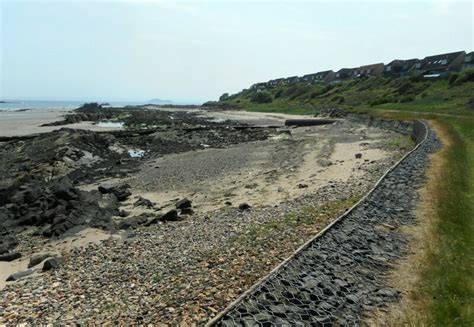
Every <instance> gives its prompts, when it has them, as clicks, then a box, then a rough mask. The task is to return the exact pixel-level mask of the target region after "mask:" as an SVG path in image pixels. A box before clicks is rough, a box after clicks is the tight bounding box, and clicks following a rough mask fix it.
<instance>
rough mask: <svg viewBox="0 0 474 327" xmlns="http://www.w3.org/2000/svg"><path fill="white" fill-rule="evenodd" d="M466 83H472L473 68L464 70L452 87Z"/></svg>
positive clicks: (473, 77)
mask: <svg viewBox="0 0 474 327" xmlns="http://www.w3.org/2000/svg"><path fill="white" fill-rule="evenodd" d="M466 82H474V67H471V68H467V69H464V70H463V71H462V72H461V73H460V74H459V76H458V78H457V79H456V80H455V81H454V82H453V85H456V86H457V85H461V84H464V83H466Z"/></svg>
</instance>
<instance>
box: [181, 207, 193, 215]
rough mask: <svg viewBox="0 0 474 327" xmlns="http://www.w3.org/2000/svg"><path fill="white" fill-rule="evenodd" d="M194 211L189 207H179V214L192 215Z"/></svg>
mask: <svg viewBox="0 0 474 327" xmlns="http://www.w3.org/2000/svg"><path fill="white" fill-rule="evenodd" d="M193 213H194V210H193V209H191V208H182V209H181V215H192V214H193Z"/></svg>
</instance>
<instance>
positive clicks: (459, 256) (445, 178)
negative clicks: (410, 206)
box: [420, 118, 474, 326]
mask: <svg viewBox="0 0 474 327" xmlns="http://www.w3.org/2000/svg"><path fill="white" fill-rule="evenodd" d="M438 121H439V122H440V123H441V124H442V126H443V128H444V129H445V131H446V133H447V136H448V137H449V142H450V144H449V145H448V148H447V149H446V152H445V158H444V159H445V161H444V167H443V168H444V169H443V171H442V173H441V176H440V177H441V178H440V179H439V180H438V181H437V184H438V185H437V186H438V187H437V189H438V192H437V193H436V194H435V195H434V196H435V198H436V200H437V201H436V206H437V207H436V209H437V210H436V211H437V215H438V217H437V221H438V225H437V226H436V230H435V231H436V234H437V235H436V236H437V237H438V240H439V243H438V245H437V247H435V248H434V250H432V251H430V253H428V258H427V262H428V266H427V267H426V268H425V269H424V271H423V274H422V280H421V285H420V288H421V290H422V294H425V295H426V298H427V299H429V300H428V312H429V315H428V321H427V323H429V324H430V325H437V326H474V285H473V283H474V128H473V126H474V120H473V119H457V118H442V119H438Z"/></svg>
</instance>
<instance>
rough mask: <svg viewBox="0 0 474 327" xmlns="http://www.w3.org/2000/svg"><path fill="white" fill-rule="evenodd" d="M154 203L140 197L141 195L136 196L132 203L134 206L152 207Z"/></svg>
mask: <svg viewBox="0 0 474 327" xmlns="http://www.w3.org/2000/svg"><path fill="white" fill-rule="evenodd" d="M153 205H154V203H153V202H151V201H150V200H148V199H145V198H142V197H141V196H140V197H138V200H137V201H136V202H135V203H134V204H133V206H134V207H147V208H153Z"/></svg>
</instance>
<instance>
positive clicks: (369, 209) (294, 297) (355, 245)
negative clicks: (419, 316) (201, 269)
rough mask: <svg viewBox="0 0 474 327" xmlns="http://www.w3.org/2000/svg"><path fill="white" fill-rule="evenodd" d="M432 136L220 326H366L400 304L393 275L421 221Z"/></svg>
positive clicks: (232, 310) (435, 145)
mask: <svg viewBox="0 0 474 327" xmlns="http://www.w3.org/2000/svg"><path fill="white" fill-rule="evenodd" d="M427 133H428V135H427V138H426V141H425V142H423V143H422V144H420V146H419V147H418V149H417V150H416V151H414V152H412V153H411V154H410V155H409V156H408V157H406V158H405V160H403V161H402V162H401V163H400V164H399V165H398V166H397V167H396V168H395V169H394V170H392V171H391V172H389V173H388V174H387V176H386V177H385V178H384V179H383V180H382V181H381V183H380V184H379V185H378V186H377V187H376V188H375V190H374V191H373V192H372V193H371V194H370V195H369V196H368V197H367V198H365V199H364V200H363V201H362V202H361V203H360V204H359V205H358V206H357V207H356V208H355V209H354V210H352V211H351V212H349V214H348V215H347V216H346V217H345V218H344V219H341V220H339V221H338V222H337V223H336V224H334V225H333V226H332V228H330V229H329V230H328V231H327V232H326V233H324V234H323V235H322V236H321V237H319V238H316V239H315V240H314V241H313V242H311V243H310V244H309V245H308V246H307V247H306V248H304V249H303V250H302V251H300V252H299V253H298V254H297V255H296V256H295V257H293V258H292V259H291V260H290V261H288V262H287V263H286V264H285V265H282V266H281V267H280V269H277V270H276V271H275V272H274V273H273V274H272V275H271V276H270V277H269V278H267V279H266V280H265V281H264V282H263V283H261V284H260V285H259V286H258V287H256V288H255V289H254V290H253V291H251V292H250V293H249V294H248V295H247V296H245V297H244V298H243V299H242V300H241V301H239V302H237V304H235V305H234V306H233V307H231V308H230V310H229V311H228V312H227V313H226V314H225V315H223V316H222V317H221V318H220V319H219V320H218V321H217V323H216V325H217V326H274V325H277V326H333V325H358V324H360V322H361V320H362V319H363V317H364V314H366V313H368V312H370V311H372V310H374V309H375V308H379V307H384V306H386V304H387V303H389V302H393V301H397V299H398V298H399V294H398V292H397V291H396V290H395V289H392V288H390V287H388V286H387V282H386V279H385V277H384V276H385V273H386V271H387V270H388V269H389V267H390V265H391V264H393V263H394V261H395V260H396V259H397V258H399V257H401V256H403V255H404V254H405V253H406V245H407V238H406V236H405V235H404V234H402V233H401V232H400V231H399V227H400V226H402V225H411V224H413V223H414V221H415V215H414V213H413V209H414V207H415V205H416V199H417V189H418V188H419V187H420V186H421V184H422V183H423V181H424V178H425V175H424V173H425V168H426V166H427V164H428V156H429V154H430V153H432V152H434V151H435V150H436V149H438V148H439V146H440V141H439V140H438V139H437V138H436V136H435V135H434V134H433V132H432V131H430V130H428V131H427Z"/></svg>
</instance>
